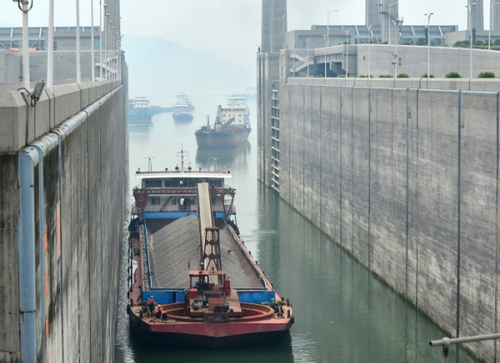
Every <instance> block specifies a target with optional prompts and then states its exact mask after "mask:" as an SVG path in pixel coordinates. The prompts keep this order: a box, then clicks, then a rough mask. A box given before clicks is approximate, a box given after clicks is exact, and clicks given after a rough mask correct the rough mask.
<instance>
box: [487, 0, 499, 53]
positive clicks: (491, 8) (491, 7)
mask: <svg viewBox="0 0 500 363" xmlns="http://www.w3.org/2000/svg"><path fill="white" fill-rule="evenodd" d="M498 4H500V3H494V4H490V26H489V29H488V50H491V25H492V24H493V14H492V12H493V7H494V6H495V5H498Z"/></svg>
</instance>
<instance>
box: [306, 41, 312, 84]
mask: <svg viewBox="0 0 500 363" xmlns="http://www.w3.org/2000/svg"><path fill="white" fill-rule="evenodd" d="M310 39H311V38H307V39H306V42H307V78H309V40H310Z"/></svg>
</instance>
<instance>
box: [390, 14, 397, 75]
mask: <svg viewBox="0 0 500 363" xmlns="http://www.w3.org/2000/svg"><path fill="white" fill-rule="evenodd" d="M392 23H393V24H394V60H393V61H392V63H393V64H394V78H396V76H397V73H398V53H397V49H396V43H397V42H396V39H397V37H396V31H397V30H398V22H397V20H393V21H392ZM389 33H390V29H389Z"/></svg>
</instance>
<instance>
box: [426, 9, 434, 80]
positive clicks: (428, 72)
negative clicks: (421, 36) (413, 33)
mask: <svg viewBox="0 0 500 363" xmlns="http://www.w3.org/2000/svg"><path fill="white" fill-rule="evenodd" d="M433 14H434V13H427V14H424V15H425V16H426V17H427V80H429V77H430V72H431V70H430V69H431V25H430V24H431V16H432V15H433Z"/></svg>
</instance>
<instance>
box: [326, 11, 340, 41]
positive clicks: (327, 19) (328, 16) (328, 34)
mask: <svg viewBox="0 0 500 363" xmlns="http://www.w3.org/2000/svg"><path fill="white" fill-rule="evenodd" d="M336 12H337V10H330V11H327V12H326V46H327V47H328V46H329V45H330V14H331V13H336Z"/></svg>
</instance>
